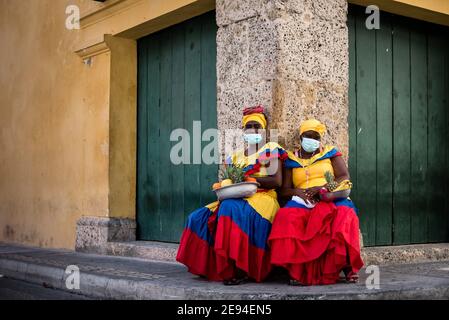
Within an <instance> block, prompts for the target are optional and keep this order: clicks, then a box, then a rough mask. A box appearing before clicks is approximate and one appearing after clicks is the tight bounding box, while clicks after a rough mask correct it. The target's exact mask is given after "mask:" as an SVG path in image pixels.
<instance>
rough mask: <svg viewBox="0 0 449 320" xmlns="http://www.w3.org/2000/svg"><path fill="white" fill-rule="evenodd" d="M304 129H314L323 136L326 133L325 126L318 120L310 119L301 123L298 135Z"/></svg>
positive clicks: (304, 130)
mask: <svg viewBox="0 0 449 320" xmlns="http://www.w3.org/2000/svg"><path fill="white" fill-rule="evenodd" d="M306 131H315V132H318V133H319V134H320V136H323V135H324V134H325V133H326V126H325V125H324V124H322V123H321V122H319V121H318V120H315V119H310V120H306V121H304V122H303V123H301V126H300V127H299V134H300V135H301V134H303V133H304V132H306Z"/></svg>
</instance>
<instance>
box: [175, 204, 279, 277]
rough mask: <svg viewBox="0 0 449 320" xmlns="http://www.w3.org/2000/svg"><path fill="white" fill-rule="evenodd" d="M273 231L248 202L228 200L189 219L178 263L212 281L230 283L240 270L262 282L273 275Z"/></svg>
mask: <svg viewBox="0 0 449 320" xmlns="http://www.w3.org/2000/svg"><path fill="white" fill-rule="evenodd" d="M267 197H269V196H267ZM273 201H276V200H274V199H273ZM270 230H271V223H270V221H268V220H267V219H265V218H263V217H262V216H261V215H260V214H259V213H258V212H257V211H256V210H255V209H254V208H252V207H251V206H250V205H249V203H248V202H247V201H246V200H244V199H227V200H224V201H223V202H221V203H220V204H219V206H218V207H217V208H216V209H214V210H211V209H209V208H207V207H204V208H200V209H198V210H195V211H194V212H193V213H192V214H190V215H189V217H188V219H187V225H186V228H185V229H184V232H183V234H182V236H181V241H180V244H179V249H178V254H177V257H176V260H177V261H178V262H181V263H183V264H184V265H186V266H187V268H188V270H189V272H191V273H193V274H196V275H200V276H203V277H206V278H207V279H209V280H215V281H219V280H225V279H230V278H232V277H235V276H236V273H237V270H238V269H240V270H242V271H244V272H245V273H246V274H247V275H248V276H249V277H250V278H252V279H254V280H255V281H257V282H261V281H263V279H265V278H266V277H267V275H268V274H269V273H270V271H271V263H270V255H269V251H268V244H267V240H268V236H269V234H270Z"/></svg>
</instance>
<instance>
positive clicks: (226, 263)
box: [176, 107, 287, 285]
mask: <svg viewBox="0 0 449 320" xmlns="http://www.w3.org/2000/svg"><path fill="white" fill-rule="evenodd" d="M242 124H243V128H244V140H245V141H246V146H247V147H246V148H245V149H243V150H240V151H237V152H236V153H234V154H232V155H231V156H230V157H228V158H227V161H226V162H227V164H228V165H238V166H240V167H243V168H244V171H245V175H246V176H251V177H253V178H255V179H256V180H257V182H258V183H259V184H260V189H258V191H257V193H256V194H254V195H253V196H251V197H248V198H244V199H226V200H223V201H220V202H218V201H217V202H214V203H211V204H209V205H207V206H205V207H203V208H199V209H197V210H195V211H194V212H192V213H191V214H190V215H189V217H188V219H187V224H186V227H185V229H184V232H183V234H182V237H181V241H180V245H179V249H178V254H177V258H176V259H177V261H179V262H181V263H183V264H185V265H186V266H187V267H188V270H189V272H191V273H193V274H196V275H200V276H203V277H206V278H207V279H209V280H222V281H223V282H224V284H227V285H235V284H239V283H241V282H242V281H243V280H245V279H247V278H252V279H253V280H255V281H257V282H260V281H262V280H263V279H264V278H265V277H266V276H267V275H268V273H269V272H270V270H271V263H270V255H269V250H268V245H267V240H268V235H269V234H270V230H271V222H272V221H273V219H274V216H275V214H276V212H277V211H278V209H279V204H278V201H277V195H276V192H275V191H274V189H276V188H278V187H280V186H281V184H282V163H281V161H279V160H282V159H286V158H287V153H286V151H285V150H284V149H282V148H281V147H280V146H279V145H277V144H276V143H272V142H269V143H267V144H262V141H263V140H264V139H263V134H262V131H263V129H265V128H266V126H267V120H266V117H265V115H264V114H263V108H261V107H256V108H249V109H245V110H244V116H243V121H242Z"/></svg>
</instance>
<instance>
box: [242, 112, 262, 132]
mask: <svg viewBox="0 0 449 320" xmlns="http://www.w3.org/2000/svg"><path fill="white" fill-rule="evenodd" d="M250 121H256V122H257V123H260V125H261V126H262V129H265V128H266V127H267V119H266V118H265V115H264V114H263V113H252V114H248V115H246V116H243V121H242V124H243V127H245V126H246V124H247V123H248V122H250Z"/></svg>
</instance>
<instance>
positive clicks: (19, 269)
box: [0, 244, 449, 300]
mask: <svg viewBox="0 0 449 320" xmlns="http://www.w3.org/2000/svg"><path fill="white" fill-rule="evenodd" d="M69 265H76V266H78V267H79V269H80V289H79V290H76V289H75V290H68V289H67V287H66V277H67V276H68V274H66V273H65V270H66V268H67V266H69ZM379 268H380V289H373V290H369V289H367V288H366V285H365V280H366V278H367V276H368V275H367V274H366V273H365V269H363V270H362V271H361V272H360V277H361V279H360V283H358V284H346V283H341V284H336V285H331V286H312V287H291V286H288V285H287V284H286V283H287V279H286V278H284V277H282V276H277V277H274V278H272V279H269V280H268V281H267V282H265V283H261V284H257V283H246V284H242V285H239V286H224V285H222V284H221V283H220V282H208V281H205V280H203V279H201V278H199V277H196V276H193V275H191V274H189V273H188V272H187V271H186V268H185V267H184V266H182V265H180V264H178V263H173V262H162V261H149V260H143V259H139V258H128V257H112V256H103V255H94V254H85V253H77V252H73V251H66V250H50V249H40V248H32V247H25V246H16V245H6V244H0V274H2V275H3V276H5V277H8V278H12V279H18V280H23V281H27V282H29V283H34V284H39V285H45V286H46V287H53V288H56V289H62V290H65V291H70V292H73V293H77V294H81V295H85V296H88V297H93V298H98V299H301V300H302V299H449V261H439V262H426V263H417V264H401V265H389V266H379Z"/></svg>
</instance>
